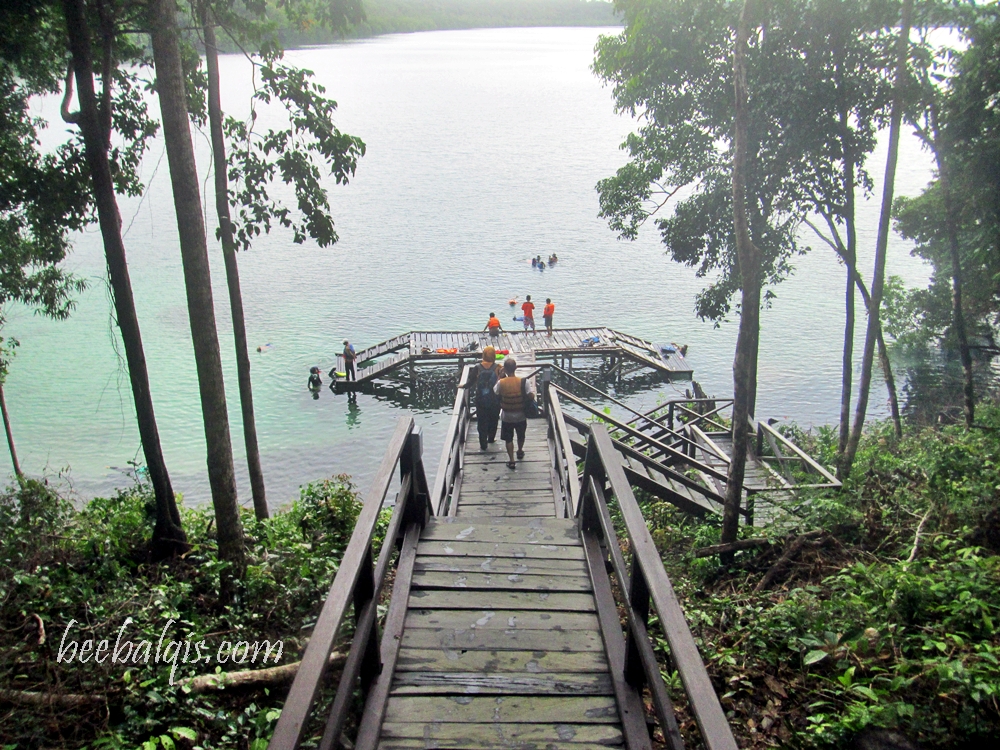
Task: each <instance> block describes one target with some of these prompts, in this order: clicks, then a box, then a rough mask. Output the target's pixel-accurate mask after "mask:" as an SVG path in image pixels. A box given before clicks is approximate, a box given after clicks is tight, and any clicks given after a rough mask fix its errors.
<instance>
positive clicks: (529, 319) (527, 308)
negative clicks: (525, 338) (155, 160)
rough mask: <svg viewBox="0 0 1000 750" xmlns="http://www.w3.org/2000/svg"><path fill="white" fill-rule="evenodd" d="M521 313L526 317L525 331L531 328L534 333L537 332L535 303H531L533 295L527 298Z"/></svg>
mask: <svg viewBox="0 0 1000 750" xmlns="http://www.w3.org/2000/svg"><path fill="white" fill-rule="evenodd" d="M521 313H522V314H523V315H524V330H526V331H527V330H528V328H529V327H530V328H531V330H532V331H534V330H535V303H534V302H532V301H531V295H530V294H529V295H528V296H527V297H526V298H525V302H524V304H523V305H521Z"/></svg>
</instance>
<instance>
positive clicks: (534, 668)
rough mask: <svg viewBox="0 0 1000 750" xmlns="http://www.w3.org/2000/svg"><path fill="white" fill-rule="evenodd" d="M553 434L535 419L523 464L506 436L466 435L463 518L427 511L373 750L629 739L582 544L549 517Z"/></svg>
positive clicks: (571, 527) (566, 524)
mask: <svg viewBox="0 0 1000 750" xmlns="http://www.w3.org/2000/svg"><path fill="white" fill-rule="evenodd" d="M470 430H471V432H472V434H474V433H475V424H474V423H473V425H472V426H471V428H470ZM546 430H547V428H546V423H545V421H544V420H529V422H528V432H527V439H526V441H525V445H524V451H525V455H524V458H523V459H520V460H519V461H518V464H517V468H516V469H509V468H507V466H506V460H507V456H506V451H505V450H504V447H503V444H502V443H500V442H499V439H498V441H497V442H496V443H494V444H491V445H490V446H489V447H488V449H487V450H486V451H485V452H480V451H479V450H478V444H477V443H476V441H475V440H472V441H471V442H468V443H466V444H467V445H468V446H469V450H468V452H467V453H466V455H465V461H464V475H463V480H462V485H461V489H460V492H459V497H458V503H457V506H456V507H457V511H456V514H455V515H454V516H453V517H451V518H447V517H436V518H431V519H430V520H429V521H428V523H427V525H426V527H425V528H424V531H423V533H422V534H421V537H420V541H419V543H418V545H417V554H416V560H415V562H414V570H413V578H412V583H411V589H410V598H409V602H408V605H407V611H406V619H405V627H404V630H403V634H402V638H401V648H400V651H399V658H398V661H397V665H396V670H395V673H394V675H393V679H392V683H391V688H390V692H389V701H388V705H387V707H386V712H385V719H384V721H383V724H382V727H381V734H380V740H379V744H378V747H379V748H382V749H383V750H389V748H405V749H407V750H408V749H410V748H456V749H458V748H467V749H469V750H471V749H472V748H524V749H525V750H528V749H529V748H552V749H553V750H555V749H556V748H565V749H566V750H589V749H590V748H595V749H596V748H601V747H608V746H616V745H622V744H623V742H624V739H623V733H622V726H621V720H620V714H619V710H618V705H617V702H616V698H615V689H614V685H613V680H612V676H611V674H610V671H609V666H608V659H607V656H606V655H605V648H604V642H603V640H602V635H601V630H600V624H599V620H598V615H597V604H596V600H595V598H594V592H593V585H592V583H591V578H590V575H589V573H588V568H587V564H586V561H585V556H584V548H583V545H582V542H581V539H580V535H579V532H578V530H577V526H576V522H575V521H574V520H573V519H563V518H556V517H555V516H556V507H557V506H556V496H555V492H554V490H553V478H552V470H551V469H550V468H549V467H550V465H551V464H550V460H549V445H548V441H547V437H546Z"/></svg>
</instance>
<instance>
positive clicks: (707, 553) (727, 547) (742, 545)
mask: <svg viewBox="0 0 1000 750" xmlns="http://www.w3.org/2000/svg"><path fill="white" fill-rule="evenodd" d="M770 544H771V540H769V539H763V538H761V537H756V538H754V539H738V540H737V541H735V542H729V543H728V544H713V545H711V546H710V547H702V548H701V549H696V550H695V551H694V552H693V553H691V554H692V556H693V557H711V556H712V555H722V554H725V553H726V552H739V551H740V550H743V549H752V548H754V547H768V546H770Z"/></svg>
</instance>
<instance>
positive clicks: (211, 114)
mask: <svg viewBox="0 0 1000 750" xmlns="http://www.w3.org/2000/svg"><path fill="white" fill-rule="evenodd" d="M200 11H201V25H202V29H203V33H204V35H205V61H206V67H207V69H208V122H209V128H210V130H211V135H212V159H213V162H214V170H215V210H216V213H217V214H218V217H219V238H220V240H221V241H222V255H223V258H224V259H225V264H226V285H227V286H228V288H229V310H230V312H231V313H232V317H233V338H234V340H235V344H236V372H237V378H238V383H239V389H240V407H241V410H242V414H243V442H244V445H245V446H246V451H247V470H248V471H249V474H250V491H251V494H252V495H253V508H254V513H255V514H256V516H257V519H258V520H261V519H264V518H267V517H268V515H269V514H268V509H267V495H266V491H265V488H264V472H263V470H262V469H261V466H260V448H259V447H258V445H257V420H256V418H255V416H254V409H253V386H252V384H251V380H250V346H249V344H248V343H247V328H246V320H245V318H244V315H243V292H242V291H241V289H240V270H239V265H238V263H237V260H236V238H235V237H234V235H233V223H232V220H231V219H230V216H229V169H228V166H227V164H226V140H225V134H224V133H223V129H222V101H221V94H220V87H221V83H220V80H219V49H218V46H217V45H216V41H215V19H214V17H213V16H212V11H211V10H210V9H209V8H207V7H206V6H205V5H202V7H201V9H200Z"/></svg>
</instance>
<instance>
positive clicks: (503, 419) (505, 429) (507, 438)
mask: <svg viewBox="0 0 1000 750" xmlns="http://www.w3.org/2000/svg"><path fill="white" fill-rule="evenodd" d="M516 369H517V362H515V361H514V358H513V357H507V358H506V359H505V360H504V361H503V371H504V377H503V378H501V379H500V380H498V381H497V384H496V385H495V386H493V391H494V392H495V393H496V394H497V395H498V396H499V397H500V409H501V411H500V439H501V440H503V441H504V443H505V445H506V448H507V456H508V459H509V460H508V461H507V468H509V469H513V468H516V467H517V464H516V463H515V462H514V435H515V433H516V434H517V457H518V458H524V433H525V431H526V430H527V429H528V418H527V417H526V416H525V414H524V393H523V390H522V389H523V386H522V385H521V382H522V379H521V378H519V377H517V376H516V375H515V374H514V370H516Z"/></svg>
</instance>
